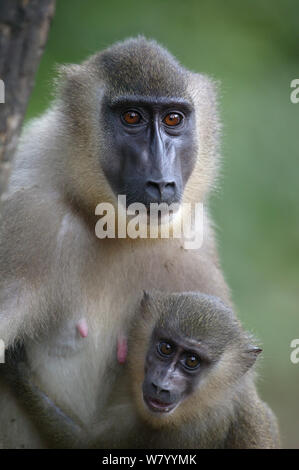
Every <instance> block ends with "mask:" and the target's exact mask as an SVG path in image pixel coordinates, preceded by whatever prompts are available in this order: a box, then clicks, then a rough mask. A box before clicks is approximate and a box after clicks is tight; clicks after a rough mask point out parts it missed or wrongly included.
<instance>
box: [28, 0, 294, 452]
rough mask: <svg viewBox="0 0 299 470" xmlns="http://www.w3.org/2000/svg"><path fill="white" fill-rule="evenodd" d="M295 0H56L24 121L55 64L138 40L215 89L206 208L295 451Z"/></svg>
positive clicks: (42, 98)
mask: <svg viewBox="0 0 299 470" xmlns="http://www.w3.org/2000/svg"><path fill="white" fill-rule="evenodd" d="M298 6H299V5H298V1H296V0H294V1H293V0H276V1H275V2H273V1H271V0H250V1H249V0H248V1H247V0H246V1H243V2H240V1H237V0H236V1H233V0H227V1H225V2H224V1H220V0H219V1H208V0H206V1H200V0H197V1H196V0H186V1H184V2H182V0H164V1H163V0H151V1H150V2H146V1H142V2H137V1H133V0H127V1H126V2H124V1H121V0H109V1H106V0H102V1H99V0H84V1H83V0H63V1H62V0H58V2H57V10H56V15H55V18H54V22H53V25H52V30H51V33H50V37H49V42H48V44H47V47H46V52H45V54H44V56H43V59H42V62H41V66H40V69H39V73H38V76H37V82H36V87H35V90H34V92H33V95H32V98H31V101H30V105H29V108H28V113H27V119H28V118H31V117H33V116H36V115H37V114H39V113H41V112H42V111H43V110H44V109H46V107H47V106H48V104H49V102H50V99H51V80H52V78H53V75H54V64H56V63H63V62H64V63H65V62H80V61H82V60H83V59H84V58H85V57H86V56H88V55H90V54H92V53H93V52H95V51H97V50H100V49H102V48H104V47H106V46H108V45H109V44H111V43H113V42H114V41H116V40H121V39H123V38H125V37H128V36H134V35H137V34H139V33H142V34H144V35H146V36H147V37H150V38H155V39H156V40H158V41H159V42H161V43H162V44H163V45H165V46H166V47H167V48H168V49H169V50H170V51H171V52H172V53H173V54H174V55H175V56H177V57H178V59H179V60H180V61H181V62H182V64H183V65H185V66H186V67H188V68H191V69H192V70H194V71H198V72H204V73H207V74H209V75H211V76H213V77H214V78H216V79H218V80H220V81H221V96H220V111H221V117H222V121H223V145H222V149H223V152H222V153H223V165H222V177H221V185H220V187H219V189H218V190H217V191H216V192H215V194H214V195H213V197H212V200H211V207H212V212H213V215H214V218H215V220H216V224H217V234H218V240H219V248H220V254H221V260H222V265H223V268H224V272H225V275H226V279H227V281H228V283H229V285H230V287H231V289H232V293H233V298H234V301H235V305H236V308H237V311H238V314H239V316H240V317H241V319H242V321H243V323H244V325H245V326H246V328H248V329H249V330H251V331H252V332H253V333H255V334H256V335H257V337H258V338H259V339H260V341H261V343H262V344H263V347H264V354H263V360H262V361H260V366H259V371H260V379H259V389H260V392H261V395H262V397H263V398H264V399H265V400H266V401H267V402H268V403H269V404H270V405H271V406H272V408H273V409H274V411H275V412H276V414H277V416H278V418H279V422H280V427H281V434H282V443H283V446H284V447H295V448H299V364H297V365H294V364H292V363H291V361H290V352H291V349H290V342H291V340H292V339H294V338H299V308H298V305H299V208H298V205H299V158H298V157H299V155H298V153H299V152H298V148H299V146H298V134H299V132H298V131H299V129H298V123H299V120H298V117H299V103H298V104H292V103H291V101H290V91H291V88H290V82H291V80H293V79H294V78H299V53H298V52H299V51H298V49H299V48H298V46H299V35H298V33H299V12H298Z"/></svg>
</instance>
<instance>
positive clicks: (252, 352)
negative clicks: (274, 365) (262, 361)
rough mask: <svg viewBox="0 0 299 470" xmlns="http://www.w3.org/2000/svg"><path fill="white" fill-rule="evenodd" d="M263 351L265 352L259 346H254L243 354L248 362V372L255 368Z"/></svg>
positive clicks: (249, 347)
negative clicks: (254, 365)
mask: <svg viewBox="0 0 299 470" xmlns="http://www.w3.org/2000/svg"><path fill="white" fill-rule="evenodd" d="M262 351H263V350H262V349H261V348H260V347H258V346H254V345H252V344H250V345H248V346H247V348H246V349H245V351H244V354H243V356H244V358H245V361H246V370H247V369H250V368H251V367H252V366H253V364H254V363H255V361H256V360H257V357H258V356H259V355H260V354H261V352H262Z"/></svg>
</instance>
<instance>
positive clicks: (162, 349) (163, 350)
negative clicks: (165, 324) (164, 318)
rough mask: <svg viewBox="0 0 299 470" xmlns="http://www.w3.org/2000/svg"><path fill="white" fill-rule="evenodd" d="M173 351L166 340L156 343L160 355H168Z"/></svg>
mask: <svg viewBox="0 0 299 470" xmlns="http://www.w3.org/2000/svg"><path fill="white" fill-rule="evenodd" d="M173 351H174V348H173V346H172V345H171V344H169V343H167V342H166V341H162V342H161V343H159V344H158V352H159V353H160V354H161V356H170V355H171V354H172V353H173Z"/></svg>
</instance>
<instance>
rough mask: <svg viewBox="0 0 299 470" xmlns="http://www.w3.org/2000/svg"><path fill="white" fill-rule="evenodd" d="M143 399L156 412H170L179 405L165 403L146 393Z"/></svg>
mask: <svg viewBox="0 0 299 470" xmlns="http://www.w3.org/2000/svg"><path fill="white" fill-rule="evenodd" d="M143 399H144V402H145V404H146V405H147V407H148V408H149V409H150V410H151V411H154V412H155V413H169V412H170V411H172V410H173V409H174V408H175V407H176V406H177V403H165V402H163V401H161V400H159V399H157V398H152V397H149V396H146V395H143Z"/></svg>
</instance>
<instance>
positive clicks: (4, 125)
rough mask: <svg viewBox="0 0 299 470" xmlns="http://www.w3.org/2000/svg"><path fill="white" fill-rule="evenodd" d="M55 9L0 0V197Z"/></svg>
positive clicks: (50, 3)
mask: <svg viewBox="0 0 299 470" xmlns="http://www.w3.org/2000/svg"><path fill="white" fill-rule="evenodd" d="M54 9H55V0H0V79H1V80H2V82H0V195H1V194H2V193H3V191H4V190H5V187H6V183H7V179H8V177H9V172H10V166H11V161H12V158H13V154H14V152H15V149H16V145H17V141H18V136H19V133H20V128H21V125H22V122H23V119H24V115H25V111H26V106H27V103H28V99H29V96H30V93H31V91H32V88H33V85H34V78H35V74H36V71H37V68H38V64H39V61H40V59H41V56H42V53H43V50H44V47H45V44H46V41H47V37H48V32H49V27H50V23H51V19H52V17H53V14H54ZM3 83H4V87H5V102H4V103H3V102H2V100H1V88H3ZM2 91H3V90H2Z"/></svg>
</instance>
